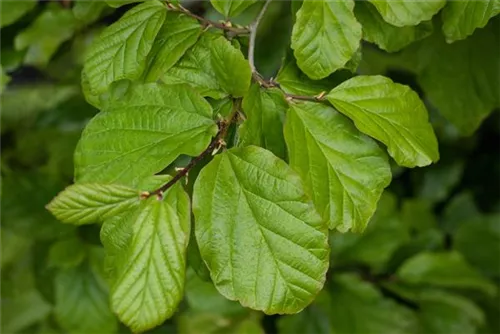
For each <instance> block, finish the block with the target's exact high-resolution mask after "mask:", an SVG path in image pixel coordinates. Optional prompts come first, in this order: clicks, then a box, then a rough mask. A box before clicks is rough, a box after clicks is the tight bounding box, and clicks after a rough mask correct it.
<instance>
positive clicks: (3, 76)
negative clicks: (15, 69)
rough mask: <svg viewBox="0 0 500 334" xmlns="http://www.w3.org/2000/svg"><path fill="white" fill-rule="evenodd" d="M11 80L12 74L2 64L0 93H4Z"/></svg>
mask: <svg viewBox="0 0 500 334" xmlns="http://www.w3.org/2000/svg"><path fill="white" fill-rule="evenodd" d="M9 82H10V76H9V75H8V74H7V73H6V72H5V71H4V69H3V68H2V65H1V64H0V94H2V93H3V91H4V89H5V87H6V86H7V85H8V84H9Z"/></svg>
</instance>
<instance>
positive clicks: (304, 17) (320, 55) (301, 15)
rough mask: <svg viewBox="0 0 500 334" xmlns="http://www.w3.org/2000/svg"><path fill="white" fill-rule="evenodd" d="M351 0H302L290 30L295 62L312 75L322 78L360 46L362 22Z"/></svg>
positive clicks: (313, 77)
mask: <svg viewBox="0 0 500 334" xmlns="http://www.w3.org/2000/svg"><path fill="white" fill-rule="evenodd" d="M353 8H354V1H353V0H346V1H329V0H317V1H304V3H303V4H302V6H301V8H300V9H299V11H298V12H297V21H296V22H295V24H294V26H293V31H292V49H293V50H294V55H295V58H296V59H297V65H298V66H299V67H300V69H301V70H302V71H303V72H304V73H305V74H307V75H308V76H309V77H310V78H311V79H315V80H318V79H322V78H326V77H327V76H329V75H330V74H331V73H333V72H334V71H336V70H338V69H340V68H343V67H344V65H345V64H346V63H347V62H348V61H349V59H351V57H352V56H353V55H354V53H355V52H356V50H357V49H358V47H359V42H360V41H361V25H360V24H359V23H358V21H356V18H355V17H354V13H353Z"/></svg>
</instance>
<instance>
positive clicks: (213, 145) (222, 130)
mask: <svg viewBox="0 0 500 334" xmlns="http://www.w3.org/2000/svg"><path fill="white" fill-rule="evenodd" d="M240 106H241V100H235V101H233V111H232V112H231V114H230V115H229V117H228V118H227V119H224V120H221V121H219V122H218V126H219V131H218V132H217V134H216V135H215V137H214V138H213V139H212V141H211V142H210V144H209V145H208V146H207V148H206V149H205V150H204V151H203V152H201V153H200V154H199V155H198V156H196V157H194V158H193V159H192V160H191V161H190V162H189V163H188V164H187V166H186V167H184V168H182V169H181V170H180V171H179V172H178V173H177V174H175V176H174V177H173V178H172V179H171V180H170V181H168V182H167V183H165V184H164V185H162V186H161V187H160V188H158V189H156V190H153V191H151V192H149V191H145V192H143V193H141V198H143V199H146V198H149V197H151V196H154V195H156V196H158V198H159V199H161V198H162V197H163V193H164V192H165V191H167V190H168V189H169V188H170V187H172V186H173V185H174V184H176V183H177V181H179V180H180V179H182V178H183V177H184V176H186V175H187V174H188V173H189V171H190V170H191V169H192V168H193V167H194V166H196V165H197V164H198V163H199V162H200V161H201V160H203V158H205V157H206V156H208V155H209V154H214V152H216V150H218V149H219V148H220V147H221V146H224V145H225V142H224V138H225V137H226V134H227V130H228V129H229V126H230V125H231V124H232V123H234V122H236V120H237V119H238V113H239V109H240Z"/></svg>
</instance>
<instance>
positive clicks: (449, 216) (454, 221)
mask: <svg viewBox="0 0 500 334" xmlns="http://www.w3.org/2000/svg"><path fill="white" fill-rule="evenodd" d="M480 215H481V213H480V212H479V209H478V208H477V206H476V203H474V198H473V196H472V194H471V193H470V192H469V191H465V192H462V193H459V194H457V195H455V196H454V197H453V198H451V200H449V201H448V202H447V204H446V207H445V208H444V211H443V219H442V225H441V227H442V228H443V229H444V230H445V231H446V232H448V233H454V232H455V231H456V230H457V229H458V228H459V227H460V226H461V225H462V224H463V223H467V222H468V221H470V220H475V219H476V218H477V217H479V216H480Z"/></svg>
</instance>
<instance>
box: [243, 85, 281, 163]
mask: <svg viewBox="0 0 500 334" xmlns="http://www.w3.org/2000/svg"><path fill="white" fill-rule="evenodd" d="M242 106H243V111H244V112H245V116H246V118H247V119H246V121H245V123H243V124H242V125H241V127H240V128H239V135H240V138H239V143H238V146H248V145H256V146H260V147H264V148H266V149H268V150H269V151H271V152H273V153H274V154H275V155H276V156H278V157H280V158H285V156H286V146H285V139H284V138H283V120H284V118H285V112H286V109H287V108H288V104H287V103H286V101H285V97H284V95H283V93H282V92H281V91H280V90H279V89H276V88H270V89H263V88H260V86H259V85H258V84H254V85H252V87H251V88H250V91H249V93H248V95H246V96H245V97H244V98H243V104H242Z"/></svg>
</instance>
